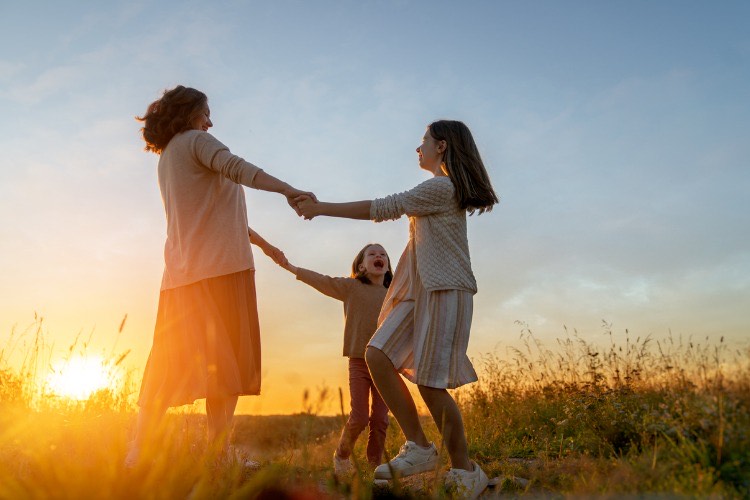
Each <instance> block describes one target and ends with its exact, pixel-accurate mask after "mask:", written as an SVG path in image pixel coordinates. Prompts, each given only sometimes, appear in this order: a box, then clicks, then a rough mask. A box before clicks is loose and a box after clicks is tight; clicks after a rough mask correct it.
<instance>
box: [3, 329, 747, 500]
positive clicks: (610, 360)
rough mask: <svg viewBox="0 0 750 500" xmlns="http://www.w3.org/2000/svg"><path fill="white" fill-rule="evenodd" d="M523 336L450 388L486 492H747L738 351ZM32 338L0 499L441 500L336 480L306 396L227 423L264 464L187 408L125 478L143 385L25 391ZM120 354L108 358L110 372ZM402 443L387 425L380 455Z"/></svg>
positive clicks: (742, 354) (33, 363)
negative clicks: (217, 453)
mask: <svg viewBox="0 0 750 500" xmlns="http://www.w3.org/2000/svg"><path fill="white" fill-rule="evenodd" d="M521 328H522V334H521V338H520V340H519V341H518V346H517V347H516V348H514V349H511V350H510V355H509V356H507V357H506V356H505V355H503V357H501V356H500V355H498V354H489V355H486V356H484V357H483V358H482V359H480V360H475V364H476V365H477V367H478V368H479V369H480V382H479V383H477V384H472V385H471V386H469V387H467V388H464V389H462V390H459V391H457V392H456V397H457V399H458V401H459V404H460V406H461V407H462V410H463V414H464V418H465V424H466V429H467V434H468V438H469V447H470V453H471V455H472V456H473V457H475V458H476V460H477V462H478V463H479V464H480V465H481V466H482V467H483V468H484V470H485V471H486V472H487V473H488V475H489V476H490V477H500V478H501V480H500V481H499V482H498V484H497V485H496V486H495V487H494V488H493V489H492V491H491V492H490V493H488V495H489V496H494V497H507V498H512V497H516V496H518V497H523V496H530V497H538V496H546V497H551V498H556V497H570V496H573V497H580V496H584V497H611V498H615V497H620V496H628V495H630V496H660V497H664V496H666V497H670V498H671V497H705V498H747V497H750V356H748V354H750V352H749V351H748V349H747V348H746V347H743V348H741V349H738V348H737V347H736V346H734V347H730V346H728V345H726V344H725V343H724V342H723V340H722V339H717V340H716V341H715V342H712V341H709V340H708V339H703V340H702V342H696V341H694V340H690V339H679V338H672V337H667V338H665V339H659V340H656V339H652V338H635V339H633V338H631V337H630V335H629V334H628V333H627V332H624V333H623V334H621V335H619V337H618V338H623V339H624V340H623V341H622V342H615V341H614V340H613V339H614V338H615V335H614V334H612V333H610V334H609V336H606V337H605V338H607V343H606V345H605V346H604V347H602V346H594V345H592V344H590V343H587V342H585V341H583V340H581V339H580V338H578V336H577V335H576V334H575V333H570V334H568V333H567V332H566V333H565V335H564V336H563V337H562V338H560V339H558V340H557V342H556V343H555V344H554V345H552V346H547V345H543V344H541V343H540V342H538V341H537V340H536V339H535V337H534V335H533V333H532V332H531V331H529V330H528V329H526V328H524V327H523V326H521ZM604 328H605V333H607V332H608V328H609V327H608V325H604ZM33 335H34V334H33V332H32V333H31V337H30V338H31V342H29V343H27V344H26V345H27V347H26V349H27V351H28V352H26V353H24V356H23V359H24V362H23V363H22V366H21V367H20V368H16V369H12V368H11V367H9V366H8V363H7V348H6V350H2V351H0V498H3V499H5V498H8V499H11V498H12V499H16V498H40V499H41V498H196V499H200V498H346V497H354V498H394V497H402V498H407V497H425V498H442V497H446V494H445V492H444V491H443V490H442V488H441V486H440V485H441V482H440V477H439V474H438V473H436V474H427V475H425V476H423V477H421V478H419V479H418V480H416V481H411V482H410V483H409V484H397V485H394V487H393V488H389V489H378V488H374V487H373V486H372V472H371V471H369V470H367V469H365V468H362V469H360V470H359V472H358V473H357V474H355V475H354V476H353V477H351V478H349V479H345V480H337V479H336V478H334V476H333V474H332V466H331V455H332V453H333V450H334V448H335V444H336V442H337V439H338V435H339V432H340V429H341V426H342V423H343V417H341V416H337V417H330V416H320V415H318V414H317V411H316V408H318V407H319V403H320V402H322V401H323V400H324V399H330V398H335V399H338V394H337V393H338V391H322V393H320V394H315V395H310V396H309V397H308V398H307V399H306V407H305V408H306V411H305V412H302V413H299V414H295V415H280V416H262V417H261V416H238V417H236V420H235V430H234V434H233V437H232V439H233V442H234V444H235V446H236V447H237V448H238V449H239V450H242V451H243V452H244V453H246V454H247V455H248V456H250V457H252V458H254V459H255V460H258V461H260V462H261V467H260V469H258V470H249V469H246V468H245V467H243V465H242V463H241V462H236V461H232V462H222V461H217V460H216V458H215V457H213V456H212V454H211V453H210V452H208V451H207V450H206V443H205V416H203V415H200V414H196V413H194V412H193V413H191V412H189V411H188V412H176V413H171V414H170V415H169V416H168V419H167V422H166V424H167V425H165V429H164V431H163V433H162V435H161V437H160V439H158V440H156V441H155V442H154V443H152V447H151V449H148V450H146V451H145V453H146V456H147V457H149V459H148V460H146V461H144V464H142V465H140V466H139V467H137V468H135V469H134V470H130V471H126V470H124V469H123V467H122V460H123V457H124V455H125V452H126V448H127V444H128V441H129V439H131V436H132V429H133V426H134V423H135V407H134V405H133V393H134V388H135V387H136V386H137V384H135V383H133V382H132V381H131V382H130V383H128V382H127V381H126V383H124V384H121V386H119V389H118V390H116V391H113V390H107V389H105V390H100V391H98V392H96V393H94V394H93V395H92V396H91V397H90V398H89V399H87V400H83V401H72V400H69V399H64V398H56V397H51V395H49V394H46V393H45V392H44V391H43V390H42V391H41V392H40V389H39V388H38V384H35V383H33V381H35V380H38V379H39V370H41V369H42V366H44V363H43V362H40V359H39V358H40V357H41V356H43V352H44V349H43V342H42V341H41V340H40V339H38V338H37V339H34V337H33ZM79 347H80V346H78V347H76V349H78V348H79ZM73 350H74V348H71V351H73ZM503 354H505V353H503ZM123 357H124V354H122V353H113V359H112V360H111V363H112V364H115V363H118V362H121V361H122V359H123ZM41 361H43V360H41ZM425 422H426V428H427V430H428V434H429V435H430V437H431V438H432V439H434V440H435V441H436V442H438V432H437V429H436V428H435V426H434V425H433V424H431V423H430V421H429V419H425ZM402 442H403V437H402V435H401V433H400V431H399V430H398V428H397V426H396V425H395V423H394V424H393V425H392V426H391V427H390V429H389V434H388V439H387V443H386V446H387V453H388V454H389V455H394V454H396V453H397V452H398V448H399V446H400V445H401V444H402ZM363 445H364V442H363V439H360V442H359V443H358V446H357V449H356V450H355V458H356V459H357V462H358V463H359V464H364V463H366V462H365V460H364V446H363ZM443 455H445V454H444V453H443ZM446 465H447V463H446Z"/></svg>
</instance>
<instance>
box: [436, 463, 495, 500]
mask: <svg viewBox="0 0 750 500" xmlns="http://www.w3.org/2000/svg"><path fill="white" fill-rule="evenodd" d="M471 465H473V466H474V470H463V469H451V470H449V471H448V474H446V476H445V487H446V489H448V491H450V492H451V493H453V494H454V495H456V498H476V497H478V496H479V494H480V493H482V492H483V491H484V489H485V488H486V487H487V484H489V482H490V480H489V479H488V478H487V474H485V473H484V471H483V470H482V469H481V468H480V467H479V465H477V463H476V462H475V461H473V460H472V461H471Z"/></svg>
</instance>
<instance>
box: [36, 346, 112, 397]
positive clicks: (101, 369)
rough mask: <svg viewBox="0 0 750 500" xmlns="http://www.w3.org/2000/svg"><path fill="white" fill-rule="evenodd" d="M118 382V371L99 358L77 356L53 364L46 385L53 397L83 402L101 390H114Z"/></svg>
mask: <svg viewBox="0 0 750 500" xmlns="http://www.w3.org/2000/svg"><path fill="white" fill-rule="evenodd" d="M119 380H120V373H119V370H117V369H116V368H115V367H113V366H110V365H109V364H108V363H106V362H105V361H104V360H103V359H102V358H101V357H99V356H77V357H73V358H70V359H67V360H61V361H58V362H57V363H55V364H54V365H53V367H52V373H51V374H50V376H49V377H48V378H47V385H48V387H49V390H50V391H51V392H52V394H54V395H57V396H62V397H66V398H70V399H74V400H78V401H83V400H86V399H89V398H90V397H91V395H92V394H93V393H95V392H96V391H99V390H101V389H107V388H112V389H114V388H115V387H116V386H117V385H118V383H119Z"/></svg>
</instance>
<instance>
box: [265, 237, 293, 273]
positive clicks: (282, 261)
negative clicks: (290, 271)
mask: <svg viewBox="0 0 750 500" xmlns="http://www.w3.org/2000/svg"><path fill="white" fill-rule="evenodd" d="M260 248H261V249H262V250H263V253H264V254H266V255H268V256H269V257H270V258H271V260H273V261H274V262H275V263H276V264H278V265H280V266H281V267H284V268H286V266H288V265H289V261H288V260H287V258H286V255H284V252H282V251H281V250H279V249H278V248H276V247H275V246H273V245H271V244H270V243H266V244H265V245H262V246H261V247H260Z"/></svg>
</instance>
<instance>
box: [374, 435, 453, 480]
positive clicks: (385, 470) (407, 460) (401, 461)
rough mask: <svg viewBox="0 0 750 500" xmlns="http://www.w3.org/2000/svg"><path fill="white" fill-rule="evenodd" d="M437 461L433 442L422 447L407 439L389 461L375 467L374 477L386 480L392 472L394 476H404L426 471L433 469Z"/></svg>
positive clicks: (390, 476) (391, 476) (391, 475)
mask: <svg viewBox="0 0 750 500" xmlns="http://www.w3.org/2000/svg"><path fill="white" fill-rule="evenodd" d="M437 463H438V452H437V449H436V448H435V445H434V444H433V443H430V446H428V447H427V448H422V447H421V446H419V445H418V444H417V443H415V442H413V441H407V442H406V443H404V444H403V446H401V450H400V451H399V452H398V455H396V456H395V457H393V459H392V460H391V461H390V462H386V463H384V464H380V465H378V466H377V467H376V468H375V479H376V480H378V479H379V480H388V479H393V474H395V475H396V477H406V476H411V475H412V474H419V473H420V472H427V471H430V470H433V469H435V467H436V466H437ZM391 471H393V474H392V473H391Z"/></svg>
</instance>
